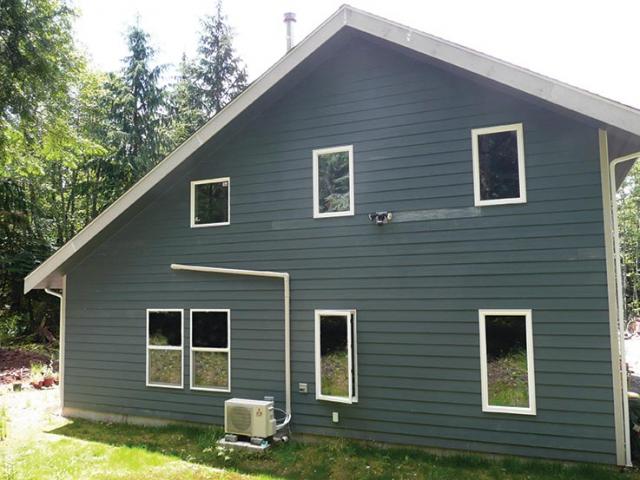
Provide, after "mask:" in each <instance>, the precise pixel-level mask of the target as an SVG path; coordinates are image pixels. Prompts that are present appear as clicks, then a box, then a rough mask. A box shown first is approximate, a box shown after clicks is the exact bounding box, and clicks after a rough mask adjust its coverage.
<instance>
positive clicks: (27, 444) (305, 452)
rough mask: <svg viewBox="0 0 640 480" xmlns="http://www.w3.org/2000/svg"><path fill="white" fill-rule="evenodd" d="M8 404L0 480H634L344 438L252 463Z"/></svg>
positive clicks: (29, 401) (188, 442) (197, 431)
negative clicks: (7, 421) (6, 430)
mask: <svg viewBox="0 0 640 480" xmlns="http://www.w3.org/2000/svg"><path fill="white" fill-rule="evenodd" d="M41 397H42V398H44V401H43V400H42V399H41ZM45 397H46V398H45ZM4 400H5V402H6V401H7V400H9V402H8V404H9V407H8V409H9V412H10V415H12V420H11V423H10V425H9V430H10V431H9V438H8V440H7V441H5V442H0V462H1V463H0V479H2V480H25V479H34V480H35V479H37V480H41V479H91V480H93V479H125V478H126V479H133V480H135V479H148V478H153V479H154V480H160V479H184V480H192V479H205V478H206V479H225V480H237V479H251V480H259V479H263V480H264V479H317V480H320V479H327V478H331V479H339V480H341V479H344V480H352V479H358V480H359V479H430V480H431V479H433V480H464V479H474V480H490V479H491V480H493V479H497V480H512V479H513V480H515V479H518V480H543V479H544V480H548V479H560V480H596V479H597V480H614V479H617V480H622V479H629V480H640V474H636V473H632V472H620V471H619V470H618V469H615V468H609V467H603V466H593V465H579V464H571V465H563V464H559V463H551V462H543V461H533V460H521V459H512V458H504V459H490V458H487V457H482V456H476V455H465V454H456V455H449V456H437V455H434V454H430V453H427V452H425V451H422V450H418V449H411V448H382V447H381V446H380V445H376V444H373V443H361V442H353V441H348V440H344V439H336V440H326V441H321V442H318V443H313V444H300V443H289V444H287V445H284V446H279V447H276V448H274V449H272V450H271V451H270V452H268V453H266V454H263V455H250V454H246V453H240V452H238V451H219V450H218V449H216V446H215V440H216V438H218V436H219V435H220V434H221V432H220V431H219V430H218V429H214V428H194V427H180V426H171V427H155V428H149V427H137V426H131V425H119V424H102V423H92V422H88V421H81V420H76V421H73V422H69V421H66V420H64V419H62V418H60V417H57V416H56V415H53V414H52V408H53V407H52V406H53V401H54V400H55V395H54V393H53V392H23V393H21V394H10V395H8V396H5V397H4ZM2 401H3V397H0V402H2ZM43 405H44V407H45V408H43ZM17 406H19V407H17ZM16 415H19V416H16Z"/></svg>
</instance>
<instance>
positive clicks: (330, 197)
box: [315, 149, 352, 215]
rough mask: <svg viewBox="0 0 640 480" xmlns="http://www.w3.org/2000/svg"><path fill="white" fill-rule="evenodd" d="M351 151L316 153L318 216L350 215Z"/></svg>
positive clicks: (320, 151)
mask: <svg viewBox="0 0 640 480" xmlns="http://www.w3.org/2000/svg"><path fill="white" fill-rule="evenodd" d="M350 152H351V150H350V149H344V150H333V149H329V150H326V151H323V150H319V151H316V152H315V155H316V162H317V179H316V182H317V202H318V204H317V205H316V208H317V212H318V214H320V215H322V214H331V213H348V212H350V211H351V209H352V205H351V191H350V189H351V186H350V185H351V179H350V175H351V172H350V154H351V153H350Z"/></svg>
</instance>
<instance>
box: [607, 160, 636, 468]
mask: <svg viewBox="0 0 640 480" xmlns="http://www.w3.org/2000/svg"><path fill="white" fill-rule="evenodd" d="M638 158H640V152H635V153H632V154H629V155H625V156H623V157H618V158H615V159H613V160H611V162H610V163H609V181H610V191H611V210H612V212H611V216H612V217H613V218H612V222H613V258H614V259H615V264H616V265H615V267H616V290H617V292H616V299H617V303H618V342H619V345H620V347H619V348H620V357H621V359H620V360H621V362H620V363H621V365H620V369H621V375H622V398H623V411H624V414H623V417H624V422H625V429H624V432H625V436H624V439H625V444H626V448H625V456H626V459H625V460H626V464H627V466H629V467H630V466H632V461H631V432H630V431H629V430H630V425H629V399H628V392H627V363H626V355H625V348H624V310H625V308H624V307H625V304H624V292H623V290H622V289H623V285H622V255H621V252H620V231H619V229H618V202H617V199H616V193H617V191H618V189H617V188H616V167H617V166H618V165H620V164H621V163H623V162H630V161H632V160H636V159H638Z"/></svg>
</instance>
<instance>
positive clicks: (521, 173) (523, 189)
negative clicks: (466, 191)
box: [471, 123, 527, 207]
mask: <svg viewBox="0 0 640 480" xmlns="http://www.w3.org/2000/svg"><path fill="white" fill-rule="evenodd" d="M501 132H516V141H517V144H518V145H517V149H518V182H519V187H520V188H519V190H520V196H519V197H514V198H498V199H493V200H482V199H481V198H480V151H479V148H478V137H479V136H480V135H489V134H492V133H501ZM471 150H472V157H473V196H474V200H475V206H476V207H485V206H490V205H509V204H516V203H527V175H526V173H525V162H524V131H523V127H522V123H514V124H511V125H500V126H496V127H485V128H474V129H473V130H471Z"/></svg>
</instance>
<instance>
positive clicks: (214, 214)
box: [192, 179, 229, 225]
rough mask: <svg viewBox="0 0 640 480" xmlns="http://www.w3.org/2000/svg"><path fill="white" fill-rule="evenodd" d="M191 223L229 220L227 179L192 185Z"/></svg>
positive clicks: (210, 223)
mask: <svg viewBox="0 0 640 480" xmlns="http://www.w3.org/2000/svg"><path fill="white" fill-rule="evenodd" d="M192 195H194V198H193V200H192V201H193V209H194V211H193V219H192V223H193V225H216V224H224V223H228V222H229V180H228V179H225V180H221V181H212V182H207V183H196V184H194V185H193V192H192Z"/></svg>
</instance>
